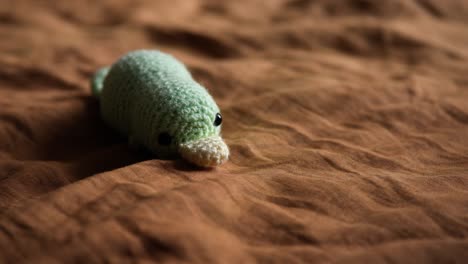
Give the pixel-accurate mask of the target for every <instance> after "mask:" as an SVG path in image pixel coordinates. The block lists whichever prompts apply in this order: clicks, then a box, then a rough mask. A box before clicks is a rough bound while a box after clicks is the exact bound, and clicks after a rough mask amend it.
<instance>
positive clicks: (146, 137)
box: [92, 50, 229, 167]
mask: <svg viewBox="0 0 468 264" xmlns="http://www.w3.org/2000/svg"><path fill="white" fill-rule="evenodd" d="M92 91H93V94H94V95H95V96H96V97H97V98H99V100H100V110H101V116H102V118H103V119H104V121H105V122H107V123H108V124H109V125H110V126H111V127H113V128H115V129H116V130H117V131H119V132H120V133H121V134H123V135H126V136H128V138H129V142H130V143H131V144H132V145H141V146H144V147H146V148H147V149H149V150H150V151H152V152H153V153H154V154H156V156H158V157H159V158H163V159H168V158H175V157H178V156H182V157H184V158H185V159H187V160H188V161H190V162H192V163H194V164H196V165H199V166H203V167H207V166H216V165H219V164H221V163H223V162H224V161H226V160H227V159H228V156H229V149H228V147H227V146H226V144H225V143H224V141H223V140H222V139H221V137H220V132H221V125H217V124H215V123H214V121H215V118H216V115H217V114H218V113H219V112H220V110H219V107H218V106H217V105H216V103H215V101H214V100H213V98H212V97H211V95H210V94H209V93H208V91H207V90H206V89H205V88H204V87H202V86H201V85H200V84H198V83H197V82H196V81H195V80H194V79H193V78H192V76H191V74H190V72H189V71H188V70H187V68H186V67H185V66H184V64H183V63H181V62H180V61H178V60H177V59H175V58H174V57H172V56H171V55H169V54H166V53H163V52H160V51H154V50H138V51H133V52H130V53H128V54H127V55H125V56H123V57H122V58H120V59H119V60H118V61H117V62H115V63H114V64H113V65H112V66H110V67H105V68H102V69H100V70H99V71H98V72H97V73H96V74H95V75H94V77H93V79H92ZM162 135H164V136H163V137H164V140H163V142H161V137H162Z"/></svg>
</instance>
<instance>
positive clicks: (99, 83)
mask: <svg viewBox="0 0 468 264" xmlns="http://www.w3.org/2000/svg"><path fill="white" fill-rule="evenodd" d="M109 70H110V67H104V68H101V69H99V70H98V71H97V72H96V73H95V74H94V76H93V79H92V80H91V89H92V92H93V95H94V96H95V97H96V98H99V97H100V95H101V91H102V87H103V86H104V80H105V79H106V76H107V73H108V72H109Z"/></svg>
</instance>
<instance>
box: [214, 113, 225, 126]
mask: <svg viewBox="0 0 468 264" xmlns="http://www.w3.org/2000/svg"><path fill="white" fill-rule="evenodd" d="M222 122H223V118H222V117H221V114H220V113H217V114H216V117H215V120H214V123H213V124H214V125H215V126H219V125H221V123H222Z"/></svg>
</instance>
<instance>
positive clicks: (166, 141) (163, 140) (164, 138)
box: [158, 132, 172, 146]
mask: <svg viewBox="0 0 468 264" xmlns="http://www.w3.org/2000/svg"><path fill="white" fill-rule="evenodd" d="M171 141H172V138H171V136H170V135H169V134H168V133H167V132H163V133H161V134H159V136H158V143H159V145H164V146H167V145H170V144H171Z"/></svg>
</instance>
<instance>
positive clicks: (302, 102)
mask: <svg viewBox="0 0 468 264" xmlns="http://www.w3.org/2000/svg"><path fill="white" fill-rule="evenodd" d="M96 2H98V3H96ZM467 28H468V3H467V1H463V0H460V1H455V0H447V1H437V0H433V1H430V0H420V1H416V0H414V1H410V0H392V1H378V0H375V1H370V0H316V1H306V0H278V1H263V0H258V1H251V0H245V1H216V0H213V1H208V0H207V1H202V0H190V1H187V0H167V1H152V0H147V1H114V0H112V1H111V0H109V1H94V0H89V1H48V2H47V1H32V0H31V1H21V0H18V1H17V0H15V1H13V0H12V1H8V0H7V1H1V4H0V263H18V262H19V261H29V262H35V263H36V262H44V263H72V262H76V263H97V262H113V263H116V262H125V261H132V260H135V259H138V260H140V261H142V262H145V261H146V263H148V262H152V261H161V262H197V263H249V262H260V263H297V262H306V263H329V262H338V263H353V262H355V263H364V262H367V263H384V262H388V263H409V262H413V263H416V262H425V263H454V262H458V263H463V262H464V261H466V260H467V259H468V238H467V237H468V29H467ZM140 48H147V49H160V50H163V51H166V52H169V53H171V54H173V55H174V56H176V57H177V58H179V59H180V60H181V61H183V62H184V63H186V64H187V65H188V66H189V68H190V70H191V72H192V73H193V75H194V77H195V79H197V80H198V81H199V82H200V83H202V84H203V85H204V86H205V87H207V89H208V90H209V91H210V92H211V93H212V95H213V96H214V97H215V99H216V101H217V102H218V104H219V106H220V108H221V109H222V113H223V117H224V123H223V124H224V125H223V137H224V138H225V139H226V142H227V143H228V145H229V146H230V149H231V153H232V155H231V158H230V161H229V162H228V163H226V164H225V165H223V166H221V167H218V168H216V169H213V170H199V169H197V168H194V167H192V166H190V165H188V164H186V163H184V162H183V161H167V160H157V159H153V158H152V157H151V156H147V155H146V154H144V153H141V152H138V151H135V150H132V149H130V148H129V147H127V144H126V140H125V139H124V138H121V137H119V136H118V135H117V134H115V132H114V131H112V130H111V129H109V128H108V127H106V126H105V125H104V124H103V122H102V121H101V119H100V117H99V111H98V109H99V108H98V101H96V100H95V99H94V98H92V97H91V95H90V88H89V85H88V82H89V79H90V77H91V75H92V74H93V73H94V71H95V70H96V69H98V68H99V67H101V66H103V65H108V64H110V63H112V62H113V61H114V60H115V59H117V58H118V57H119V56H121V55H122V54H124V53H126V52H128V51H130V50H133V49H140ZM465 263H466V262H465Z"/></svg>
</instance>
